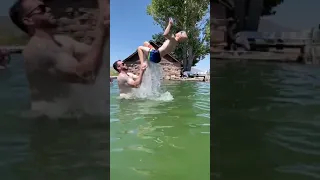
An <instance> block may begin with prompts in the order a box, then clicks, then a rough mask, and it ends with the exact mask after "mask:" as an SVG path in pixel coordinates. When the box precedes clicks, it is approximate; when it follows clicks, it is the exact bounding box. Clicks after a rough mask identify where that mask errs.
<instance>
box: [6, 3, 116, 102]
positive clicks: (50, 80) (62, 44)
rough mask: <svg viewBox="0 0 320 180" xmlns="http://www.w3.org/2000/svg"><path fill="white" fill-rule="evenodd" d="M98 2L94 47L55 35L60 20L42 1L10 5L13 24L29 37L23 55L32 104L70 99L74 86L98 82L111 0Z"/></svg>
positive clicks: (107, 31)
mask: <svg viewBox="0 0 320 180" xmlns="http://www.w3.org/2000/svg"><path fill="white" fill-rule="evenodd" d="M98 4H99V9H100V11H99V12H100V16H99V22H98V24H97V28H96V34H95V35H96V36H95V39H94V41H93V43H92V44H91V46H89V45H87V44H84V43H80V42H78V41H76V40H74V39H72V38H70V37H68V36H65V35H55V34H54V31H55V29H56V27H57V20H56V19H55V18H54V17H53V15H52V14H51V10H50V8H49V7H47V6H46V5H45V4H44V3H43V2H42V1H40V0H18V1H17V2H16V3H15V4H14V5H13V6H12V7H11V8H10V12H9V14H10V18H11V20H12V21H13V23H14V24H16V25H17V26H18V27H19V28H20V29H21V30H22V31H24V32H25V33H27V34H28V35H29V36H30V40H29V42H28V44H27V45H26V47H25V48H24V51H23V57H24V62H25V68H26V73H27V78H28V81H29V85H30V90H31V100H32V104H33V103H34V102H55V101H57V100H60V99H65V98H68V97H69V96H70V95H71V94H73V91H72V90H73V89H74V85H78V84H83V85H86V86H89V85H92V84H94V83H95V80H96V78H97V76H99V70H100V69H101V67H102V64H103V61H102V55H103V50H104V45H105V42H106V41H107V39H108V38H109V23H110V19H109V8H108V5H109V4H108V0H98ZM106 83H107V82H106Z"/></svg>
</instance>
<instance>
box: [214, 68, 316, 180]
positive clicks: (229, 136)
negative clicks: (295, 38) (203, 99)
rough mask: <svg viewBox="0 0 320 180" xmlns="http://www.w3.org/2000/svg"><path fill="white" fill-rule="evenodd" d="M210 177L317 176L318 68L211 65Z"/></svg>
mask: <svg viewBox="0 0 320 180" xmlns="http://www.w3.org/2000/svg"><path fill="white" fill-rule="evenodd" d="M213 66H214V68H213V73H212V77H211V81H212V85H213V86H214V87H212V91H211V93H212V99H211V102H212V104H211V106H212V115H211V122H212V128H213V129H212V131H211V135H212V142H213V148H212V152H213V161H212V166H213V167H212V168H213V170H214V173H213V175H214V177H213V178H214V179H217V180H218V179H219V180H235V179H246V180H284V179H290V180H302V179H303V180H314V179H319V178H320V163H319V162H320V133H319V132H320V111H319V110H320V69H319V67H317V66H311V65H296V64H273V63H271V64H263V63H240V62H239V63H214V64H213Z"/></svg>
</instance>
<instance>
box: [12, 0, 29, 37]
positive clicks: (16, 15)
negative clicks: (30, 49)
mask: <svg viewBox="0 0 320 180" xmlns="http://www.w3.org/2000/svg"><path fill="white" fill-rule="evenodd" d="M22 3H23V0H17V1H16V2H15V3H14V4H13V5H12V6H11V8H10V10H9V16H10V18H11V21H12V22H13V23H14V24H15V25H16V26H18V28H19V29H21V30H22V31H23V32H25V33H28V28H27V26H26V25H25V24H24V23H23V14H24V9H23V5H22Z"/></svg>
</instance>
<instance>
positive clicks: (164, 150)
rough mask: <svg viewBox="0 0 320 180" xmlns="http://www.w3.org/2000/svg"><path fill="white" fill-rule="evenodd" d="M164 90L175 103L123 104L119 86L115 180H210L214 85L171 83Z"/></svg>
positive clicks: (114, 116)
mask: <svg viewBox="0 0 320 180" xmlns="http://www.w3.org/2000/svg"><path fill="white" fill-rule="evenodd" d="M161 87H162V88H163V91H168V92H169V93H170V94H171V95H172V96H173V100H171V101H160V100H158V101H156V100H144V99H140V100H139V99H135V100H125V99H118V98H117V96H118V88H117V84H116V81H115V82H114V83H113V85H112V87H111V100H110V102H111V104H110V112H111V119H110V123H111V124H110V129H111V134H110V136H111V144H110V146H111V149H110V150H111V154H110V156H111V161H110V162H111V169H110V170H111V179H132V180H143V179H153V180H157V179H159V180H163V179H167V180H177V179H184V180H194V179H203V180H208V179H209V178H210V146H209V145H210V84H209V83H203V82H173V81H171V82H170V81H169V82H164V83H163V84H162V85H161ZM164 99H165V98H164Z"/></svg>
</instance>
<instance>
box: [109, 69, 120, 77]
mask: <svg viewBox="0 0 320 180" xmlns="http://www.w3.org/2000/svg"><path fill="white" fill-rule="evenodd" d="M110 76H118V72H117V71H116V70H114V69H113V68H110Z"/></svg>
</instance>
